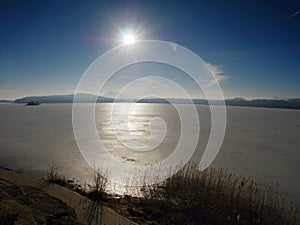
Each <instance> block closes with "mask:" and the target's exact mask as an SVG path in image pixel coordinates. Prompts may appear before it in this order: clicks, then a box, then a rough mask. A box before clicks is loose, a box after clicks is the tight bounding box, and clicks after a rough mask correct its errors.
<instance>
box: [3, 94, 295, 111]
mask: <svg viewBox="0 0 300 225" xmlns="http://www.w3.org/2000/svg"><path fill="white" fill-rule="evenodd" d="M73 99H74V94H67V95H47V96H28V97H24V98H19V99H16V100H0V103H22V104H26V103H28V102H40V103H73ZM76 99H77V102H80V103H91V102H94V100H95V99H96V100H97V103H112V102H133V101H135V102H139V103H170V102H172V103H177V104H188V103H190V100H189V99H183V98H167V99H162V98H144V99H140V100H137V99H134V98H119V99H115V98H113V97H105V96H96V95H92V94H84V93H83V94H78V95H77V96H76ZM192 100H193V102H194V103H195V104H201V105H208V100H206V99H192ZM221 103H222V101H221V100H210V101H209V104H213V105H220V104H221ZM225 103H226V105H228V106H245V107H246V106H248V107H267V108H284V109H300V98H283V99H278V98H274V99H251V100H247V99H244V98H232V99H226V100H225Z"/></svg>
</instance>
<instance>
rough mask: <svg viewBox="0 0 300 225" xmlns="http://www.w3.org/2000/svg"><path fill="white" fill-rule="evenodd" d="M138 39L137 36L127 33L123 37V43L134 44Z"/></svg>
mask: <svg viewBox="0 0 300 225" xmlns="http://www.w3.org/2000/svg"><path fill="white" fill-rule="evenodd" d="M135 41H136V39H135V36H134V35H133V34H126V35H124V37H123V43H124V44H125V45H129V44H133V43H134V42H135Z"/></svg>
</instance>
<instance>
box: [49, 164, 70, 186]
mask: <svg viewBox="0 0 300 225" xmlns="http://www.w3.org/2000/svg"><path fill="white" fill-rule="evenodd" d="M60 170H61V169H60V167H59V166H57V165H56V164H55V163H53V162H51V165H50V168H49V169H48V170H47V172H46V180H47V181H48V182H50V183H55V184H58V185H61V186H66V185H67V179H66V177H65V176H63V175H61V174H60V172H59V171H60Z"/></svg>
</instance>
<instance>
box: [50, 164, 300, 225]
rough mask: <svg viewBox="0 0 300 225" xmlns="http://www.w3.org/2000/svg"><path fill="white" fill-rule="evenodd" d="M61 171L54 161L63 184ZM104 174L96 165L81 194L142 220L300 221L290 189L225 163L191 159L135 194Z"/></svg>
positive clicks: (266, 224) (217, 224) (53, 177)
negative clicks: (113, 189)
mask: <svg viewBox="0 0 300 225" xmlns="http://www.w3.org/2000/svg"><path fill="white" fill-rule="evenodd" d="M58 171H59V167H57V166H55V165H53V164H52V166H51V168H50V169H49V171H48V173H47V179H48V180H49V181H51V182H54V183H58V184H61V185H64V186H65V184H64V183H65V182H66V179H65V178H64V177H63V176H61V175H60V174H59V172H58ZM106 175H107V174H105V173H104V171H103V170H101V169H100V168H98V169H95V173H94V175H93V178H94V183H93V185H90V189H89V190H81V192H80V194H83V195H85V196H87V197H88V198H90V199H91V200H93V201H96V202H102V203H103V204H107V205H108V206H109V207H112V208H114V209H115V210H116V211H117V212H119V213H120V214H122V215H123V216H125V217H128V218H130V219H131V220H133V221H135V222H137V223H139V224H199V225H204V224H205V225H207V224H211V225H223V224H224V225H225V224H226V225H239V224H245V225H246V224H249V225H277V224H278V225H279V224H280V225H296V224H297V221H296V220H297V218H299V207H298V206H295V205H292V204H291V205H290V207H287V206H288V204H287V202H286V195H283V194H280V193H279V192H278V190H277V188H278V187H273V186H270V185H267V184H259V183H256V182H254V181H253V180H251V178H250V177H248V178H246V177H241V176H237V175H235V174H233V173H232V172H230V171H228V170H227V169H223V168H209V169H206V170H204V171H199V170H198V168H197V165H195V164H193V163H190V164H188V165H186V166H185V167H184V168H183V169H181V170H180V171H179V172H177V173H176V174H175V175H173V176H172V177H170V178H169V179H167V180H165V181H164V182H162V183H159V184H156V185H145V186H144V187H142V188H141V190H138V191H139V192H140V193H142V195H141V194H140V196H143V197H132V196H130V195H131V193H127V194H126V193H125V194H126V195H124V196H121V197H120V198H115V196H111V195H110V194H108V193H107V186H108V180H107V178H106V177H107V176H106ZM152 175H153V174H152ZM128 186H130V185H129V184H128ZM130 190H132V189H130ZM135 191H136V190H135Z"/></svg>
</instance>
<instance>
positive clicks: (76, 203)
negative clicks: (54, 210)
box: [0, 169, 135, 225]
mask: <svg viewBox="0 0 300 225" xmlns="http://www.w3.org/2000/svg"><path fill="white" fill-rule="evenodd" d="M0 180H1V184H2V186H3V189H2V190H4V191H5V190H6V189H9V188H14V189H15V190H22V187H25V189H26V190H33V189H35V190H36V193H35V195H36V194H37V193H39V194H40V195H41V196H44V200H43V201H45V202H44V203H45V204H46V203H47V201H49V199H52V201H53V202H57V203H60V205H61V206H63V208H62V211H63V213H64V214H65V215H68V216H69V217H70V219H69V220H67V221H59V220H58V221H56V222H53V221H52V222H51V223H49V224H51V225H54V224H74V222H76V223H78V224H90V225H92V224H108V225H109V224H112V225H115V224H124V225H134V224H135V223H134V222H132V221H130V220H128V219H126V218H125V217H123V216H121V215H119V214H118V213H116V212H115V211H114V210H112V209H110V208H108V207H106V206H103V205H101V204H99V203H95V202H93V201H91V200H89V199H87V198H85V197H84V196H81V195H79V194H78V193H76V192H74V191H71V190H69V189H67V188H64V187H61V186H59V185H56V184H51V183H48V182H46V181H45V180H43V179H36V178H32V177H30V176H27V175H25V174H21V173H17V172H15V171H11V170H5V169H0ZM5 187H6V188H5ZM29 187H32V188H31V189H30V188H29ZM24 195H26V192H24ZM23 197H24V196H23ZM1 203H2V204H4V206H2V207H5V205H7V204H5V199H4V198H2V197H1ZM22 204H23V202H22V201H19V200H18V201H17V202H16V203H15V205H14V206H15V207H13V210H16V213H17V212H18V207H17V205H19V209H22V207H25V206H24V205H23V206H22ZM34 204H35V203H33V205H34ZM54 206H55V205H53V204H52V205H50V206H49V205H48V206H47V207H54ZM27 207H28V206H27ZM41 210H42V209H41ZM73 210H74V213H73ZM1 211H2V210H1ZM3 212H4V213H3ZM8 212H9V211H7V214H9V213H8ZM59 213H61V211H60V212H59ZM3 214H4V215H5V211H4V210H3V211H2V213H1V216H4V215H3ZM28 215H29V214H28ZM15 217H16V218H17V215H15ZM1 222H3V220H1ZM63 222H65V223H63ZM10 224H14V223H10ZM19 224H32V223H30V221H27V223H24V222H23V223H19ZM37 224H44V223H37ZM47 224H48V223H47Z"/></svg>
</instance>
